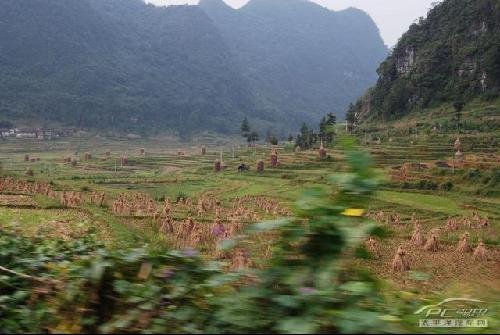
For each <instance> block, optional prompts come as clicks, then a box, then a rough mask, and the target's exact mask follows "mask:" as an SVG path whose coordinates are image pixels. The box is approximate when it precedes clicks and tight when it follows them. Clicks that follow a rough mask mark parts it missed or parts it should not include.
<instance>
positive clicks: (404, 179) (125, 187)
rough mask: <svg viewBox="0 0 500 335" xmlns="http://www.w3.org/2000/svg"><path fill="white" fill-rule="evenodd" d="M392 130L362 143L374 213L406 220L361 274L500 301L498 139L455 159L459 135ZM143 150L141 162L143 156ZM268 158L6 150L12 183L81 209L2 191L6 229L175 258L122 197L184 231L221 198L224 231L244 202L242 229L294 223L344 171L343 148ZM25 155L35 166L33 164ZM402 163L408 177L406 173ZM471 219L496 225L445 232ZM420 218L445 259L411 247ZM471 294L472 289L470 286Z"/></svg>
mask: <svg viewBox="0 0 500 335" xmlns="http://www.w3.org/2000/svg"><path fill="white" fill-rule="evenodd" d="M389 133H390V134H389V136H387V131H386V130H377V129H371V133H370V135H369V136H360V141H361V142H362V143H363V142H364V141H365V140H366V143H364V144H365V148H366V150H368V151H369V152H370V153H371V155H372V157H373V160H374V164H375V166H376V167H377V168H378V170H379V171H380V173H381V175H383V176H384V182H383V184H382V187H381V189H380V190H379V192H378V193H377V194H376V196H374V197H373V198H372V199H371V201H370V205H369V208H367V209H366V212H372V213H373V212H376V211H379V210H381V211H383V212H384V213H385V214H384V215H385V216H386V217H390V216H391V215H396V214H397V215H398V216H399V217H400V221H401V222H400V223H399V224H394V223H393V222H391V221H390V220H389V221H387V222H386V220H382V221H380V222H379V225H380V226H381V227H382V228H383V230H384V231H385V234H383V236H381V237H378V238H377V242H378V251H377V252H376V253H374V254H372V255H371V256H369V257H360V258H359V259H358V260H357V263H356V266H361V267H366V268H368V269H371V271H372V272H374V273H376V274H377V275H378V276H379V277H380V278H384V279H387V280H389V281H390V282H392V284H393V287H394V288H395V289H398V288H400V287H406V288H408V287H414V288H415V289H419V290H426V291H435V290H440V289H451V287H455V286H454V285H459V286H460V285H465V286H467V287H468V289H470V290H472V291H473V293H475V294H477V295H485V294H486V295H489V294H498V292H499V290H498V289H499V287H498V280H497V279H498V270H499V264H500V263H499V261H500V247H499V239H498V237H499V236H498V234H499V230H498V221H499V220H500V210H499V208H500V206H499V203H500V201H499V198H498V168H499V167H500V156H499V152H498V150H497V148H496V147H492V146H491V143H492V142H491V141H492V140H491V139H490V138H489V137H488V139H487V140H484V136H483V135H481V136H480V137H478V136H477V134H472V133H471V134H465V135H464V136H461V140H462V142H463V147H464V152H465V159H464V160H463V161H458V160H456V161H454V160H453V155H452V148H453V142H454V139H455V136H454V135H452V134H450V133H446V134H433V133H432V131H431V133H429V134H419V135H418V136H417V135H415V136H414V137H411V136H410V137H409V136H407V135H405V134H402V133H401V132H399V131H398V130H397V129H395V128H393V129H392V130H391V131H389ZM495 140H497V137H495V139H494V140H493V141H495ZM481 143H483V144H481ZM202 145H203V146H206V148H207V152H206V154H205V155H202V154H201V146H202ZM141 148H144V152H145V153H144V154H141V153H140V152H141ZM471 148H473V149H471ZM271 149H272V148H271V147H270V146H267V145H258V146H256V147H251V148H249V147H246V146H245V145H243V144H240V143H239V142H238V140H234V139H226V140H221V139H214V138H204V139H201V140H198V141H195V142H193V143H190V144H188V145H186V144H183V143H181V142H177V141H175V140H173V139H171V138H168V139H165V138H163V139H148V140H137V139H104V138H102V137H96V136H93V135H90V134H85V135H82V137H81V138H74V139H64V140H55V141H45V142H41V141H36V140H7V141H3V142H2V143H1V146H0V161H1V162H2V170H3V172H2V173H3V175H4V176H11V177H14V178H15V179H19V180H29V181H31V182H49V183H50V185H51V187H52V188H53V189H54V191H55V192H56V194H58V196H57V197H59V195H60V194H62V192H78V193H80V194H81V195H82V198H83V203H82V204H81V205H79V206H78V207H77V208H68V207H66V206H63V205H61V203H60V202H59V201H58V199H57V197H56V198H55V199H48V198H47V197H46V196H43V195H32V194H23V192H3V194H2V195H0V224H2V225H14V226H16V227H17V228H16V229H19V230H20V231H22V232H23V233H24V234H28V235H30V234H31V235H32V234H35V235H37V234H38V235H39V234H45V235H46V236H52V237H55V238H63V239H67V238H69V239H78V238H79V237H81V236H82V235H85V234H90V233H91V234H95V236H97V238H98V239H99V240H101V241H103V242H104V243H106V244H108V245H111V246H113V247H119V246H133V245H137V246H140V245H143V244H144V243H147V244H149V245H150V246H151V247H152V248H155V249H158V250H168V249H171V248H172V247H174V246H175V245H176V244H175V241H174V240H173V239H172V238H171V237H169V236H168V234H167V235H165V234H164V233H162V232H161V231H160V230H161V229H160V225H159V224H158V223H157V222H155V221H154V220H153V219H152V217H151V216H149V215H142V214H141V215H115V214H114V213H113V211H112V210H111V207H112V206H113V203H114V202H115V201H116V199H117V198H118V197H119V195H120V194H123V193H129V194H136V193H137V194H146V195H147V196H148V197H150V198H151V199H153V200H154V202H155V206H156V207H158V208H161V206H162V203H163V201H164V199H166V198H170V199H171V200H172V201H173V203H174V205H173V211H172V217H173V220H174V221H175V222H178V223H179V224H180V223H181V222H184V221H186V220H187V219H188V218H189V217H194V219H195V220H196V221H197V222H199V223H201V224H206V225H212V223H213V222H214V220H215V218H216V213H215V212H213V211H209V212H206V213H204V214H203V215H202V216H201V217H200V216H198V215H197V214H196V206H195V204H196V201H198V200H199V199H202V198H216V199H218V201H219V202H220V207H221V209H222V213H223V214H222V222H223V223H225V224H228V223H230V221H231V218H230V216H231V215H230V213H231V212H232V211H234V210H235V209H236V208H237V207H238V206H240V205H241V201H242V200H241V199H242V198H244V199H245V200H244V201H243V203H244V204H245V206H246V207H245V208H246V209H247V210H248V211H251V213H253V215H254V217H253V218H252V219H241V224H242V225H244V226H248V225H250V224H252V223H254V222H256V221H260V220H265V219H272V218H276V217H279V216H282V215H285V216H286V214H284V213H290V212H291V209H292V208H293V206H294V202H295V200H296V199H297V198H298V197H299V195H300V194H301V193H302V192H303V191H304V190H305V189H307V188H309V187H312V186H318V185H326V184H327V180H326V176H327V175H331V174H335V173H336V172H339V171H343V170H345V165H344V163H343V161H342V153H341V152H340V151H338V150H337V149H336V148H330V149H329V150H328V155H329V156H328V159H325V160H320V159H319V158H318V154H317V152H316V151H315V150H309V151H300V152H295V151H294V150H293V148H292V146H291V145H289V144H284V145H281V146H278V147H277V149H278V153H279V160H280V165H279V166H278V167H276V168H271V167H270V165H269V162H270V154H271ZM469 150H472V151H469ZM106 152H108V153H106ZM85 153H90V154H91V155H92V158H91V159H87V160H86V159H85V157H84V156H85ZM25 155H29V157H30V158H35V160H34V161H26V160H25ZM65 157H72V158H73V160H76V161H77V163H76V165H74V166H73V165H72V164H71V163H65V162H64V161H63V159H64V158H65ZM123 157H126V158H127V159H128V163H127V164H126V165H124V164H122V158H123ZM221 157H222V159H223V166H224V169H223V171H222V172H219V173H217V172H215V171H214V161H216V160H217V159H220V158H221ZM260 159H262V160H264V161H265V163H266V166H265V170H264V172H263V173H258V172H256V163H257V161H258V160H260ZM438 162H441V163H443V162H444V163H445V164H444V165H443V164H441V165H439V164H437V163H438ZM241 163H245V164H248V165H250V171H248V172H242V173H239V172H238V166H239V165H240V164H241ZM405 164H406V165H408V168H407V169H406V170H405V171H404V172H403V171H402V166H404V165H405ZM443 166H444V167H443ZM27 169H31V170H32V171H33V177H30V176H28V177H27V176H25V172H26V171H27ZM495 169H496V170H495ZM495 173H496V175H495ZM495 178H497V179H495ZM495 182H496V184H495ZM94 192H104V194H105V196H106V201H105V203H104V204H103V206H102V207H99V206H96V205H93V204H90V197H91V195H92V194H93V193H94ZM259 197H262V198H264V199H267V200H266V201H273V202H275V203H276V204H278V205H276V206H280V208H283V211H282V212H278V211H274V213H273V211H265V210H264V209H263V208H262V203H259V202H258V201H257V200H256V199H259ZM181 198H188V199H191V200H192V203H193V204H192V205H186V206H184V207H183V206H180V205H175V203H176V202H177V201H178V200H179V199H181ZM473 213H478V215H480V216H481V217H487V218H488V219H489V221H490V225H489V226H488V227H487V228H485V229H476V228H468V227H460V228H459V229H458V230H456V231H453V232H448V231H446V230H445V225H446V222H447V220H448V218H450V217H471V216H472V215H473ZM226 215H227V217H226ZM412 215H415V216H416V218H417V219H418V222H419V224H421V225H422V227H423V230H424V232H425V233H426V234H427V232H429V231H431V230H432V229H434V228H440V230H441V231H440V237H439V238H440V243H441V249H440V251H439V252H437V253H429V252H426V251H424V250H421V249H419V248H417V247H415V246H412V245H411V243H410V242H409V239H410V236H411V234H412V232H413V230H414V225H413V224H412V219H411V218H412ZM464 232H469V233H470V236H471V239H470V243H471V245H473V246H474V247H475V246H476V245H477V243H478V242H479V240H480V239H482V240H483V241H484V242H485V243H486V247H487V249H488V251H489V259H490V260H489V261H487V262H484V263H478V262H475V261H474V260H473V258H472V255H471V254H465V255H463V254H457V253H456V252H455V248H456V244H457V243H458V240H459V238H460V236H461V234H463V233H464ZM45 235H43V236H45ZM272 239H273V235H269V236H268V237H267V238H265V239H263V238H259V239H257V240H253V241H251V243H250V244H249V246H248V249H249V250H250V253H251V257H252V259H254V260H255V262H254V264H260V263H261V261H262V260H263V259H266V258H267V257H268V256H269V254H268V253H269V250H270V247H271V245H272ZM399 245H403V246H405V248H406V249H407V252H408V255H409V256H408V258H409V262H410V266H411V271H410V272H408V273H407V274H398V273H394V272H393V271H392V268H391V261H392V258H393V256H394V254H395V252H396V250H397V248H398V246H399ZM214 247H215V245H214V244H212V242H210V243H208V244H206V243H205V244H203V245H200V249H201V251H202V252H203V253H205V254H206V256H207V257H208V258H210V257H211V255H212V254H213V253H214V252H215V251H214ZM256 266H257V265H256ZM424 274H425V275H424ZM484 285H486V286H487V287H489V289H488V292H485V291H484V289H483V287H484ZM472 286H474V287H475V288H474V289H471V287H472Z"/></svg>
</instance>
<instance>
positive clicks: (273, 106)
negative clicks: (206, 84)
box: [200, 0, 388, 125]
mask: <svg viewBox="0 0 500 335" xmlns="http://www.w3.org/2000/svg"><path fill="white" fill-rule="evenodd" d="M200 6H201V7H202V8H203V10H204V11H205V12H206V13H207V14H208V15H209V16H210V17H211V18H212V19H213V20H214V22H215V24H216V25H217V27H218V28H219V29H220V31H221V33H222V35H223V37H224V39H225V41H226V42H227V44H228V45H229V47H230V48H231V51H232V52H233V54H234V55H235V57H236V60H237V62H238V64H239V67H240V69H241V70H242V74H243V75H244V77H245V79H246V80H248V82H249V83H250V84H251V86H252V89H253V92H254V95H255V96H256V97H258V99H257V100H256V103H257V107H258V111H257V113H258V115H259V116H260V117H274V116H276V115H278V116H279V117H280V119H287V120H291V121H292V122H293V124H295V125H298V124H301V123H302V122H304V121H307V122H311V121H314V123H315V124H316V123H317V122H319V119H320V117H321V116H323V115H324V114H326V113H328V112H333V113H334V114H336V115H337V116H338V117H339V118H343V117H344V112H345V108H346V107H347V106H348V104H349V103H350V102H351V101H353V100H354V99H356V98H357V97H359V96H360V95H361V94H362V93H363V92H364V90H365V89H366V88H367V87H369V86H370V85H371V84H372V83H374V82H375V80H376V72H375V69H376V68H377V66H378V65H379V64H380V62H381V61H382V60H383V59H384V58H385V57H386V56H387V53H388V50H387V48H386V46H385V45H384V43H383V41H382V39H381V37H380V34H379V31H378V28H377V27H376V25H375V23H374V22H373V20H372V19H371V18H370V17H369V16H368V15H367V14H366V13H364V12H362V11H360V10H357V9H353V8H351V9H347V10H344V11H339V12H334V11H331V10H328V9H326V8H324V7H321V6H319V5H317V4H315V3H312V2H310V1H305V0H251V1H250V2H249V3H248V4H247V5H245V6H243V7H242V8H240V9H237V10H236V9H233V8H231V7H229V6H227V5H226V4H225V3H224V1H223V0H200ZM269 111H272V113H269Z"/></svg>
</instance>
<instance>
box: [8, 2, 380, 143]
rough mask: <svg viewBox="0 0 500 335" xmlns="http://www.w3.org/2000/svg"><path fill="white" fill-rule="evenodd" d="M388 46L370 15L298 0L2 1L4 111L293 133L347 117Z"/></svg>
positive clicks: (97, 124)
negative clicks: (235, 4)
mask: <svg viewBox="0 0 500 335" xmlns="http://www.w3.org/2000/svg"><path fill="white" fill-rule="evenodd" d="M386 52H387V50H386V47H385V46H384V44H383V42H382V40H381V38H380V36H379V33H378V29H377V27H376V26H375V24H374V23H373V21H372V20H371V19H370V18H369V17H368V16H367V15H366V14H364V13H363V12H361V11H358V10H354V9H351V10H346V11H342V12H332V11H329V10H327V9H324V8H322V7H320V6H318V5H315V4H312V3H309V2H307V1H300V0H287V1H283V0H252V1H250V3H249V4H248V5H246V6H244V7H243V8H242V9H240V10H234V9H232V8H230V7H228V6H226V5H225V4H224V3H223V2H222V1H214V0H212V1H209V0H204V1H202V3H201V5H200V6H170V7H155V6H152V5H146V4H144V2H143V1H141V0H2V10H1V11H0V119H1V120H10V121H15V122H16V123H18V124H19V123H28V124H38V125H53V124H57V125H71V126H79V127H88V128H116V129H123V130H138V131H143V132H146V133H147V132H150V131H151V130H152V129H175V130H178V131H179V132H181V133H194V132H198V131H202V130H210V131H216V132H222V133H232V132H237V131H238V124H239V122H241V120H242V119H243V118H244V116H248V117H249V118H250V120H251V121H253V122H255V124H256V125H258V126H259V127H260V128H270V127H273V128H274V129H275V130H276V131H277V132H285V131H287V130H290V129H293V128H294V127H296V126H297V125H298V124H300V123H301V122H304V121H306V122H315V121H317V120H318V119H319V117H320V116H321V115H323V114H325V113H326V112H335V113H337V114H338V115H341V113H342V111H344V110H345V107H346V106H347V104H348V102H349V101H352V100H353V99H355V98H356V97H357V96H359V95H360V94H362V92H363V91H364V90H365V89H366V88H367V87H368V86H369V85H371V84H372V83H373V82H374V80H375V68H376V64H378V62H379V61H380V60H381V59H382V58H383V57H384V56H385V54H386ZM28 120H29V121H28ZM263 130H264V129H263Z"/></svg>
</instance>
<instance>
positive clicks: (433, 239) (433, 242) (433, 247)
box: [424, 232, 439, 252]
mask: <svg viewBox="0 0 500 335" xmlns="http://www.w3.org/2000/svg"><path fill="white" fill-rule="evenodd" d="M424 250H427V251H432V252H435V251H438V250H439V240H438V237H437V235H436V233H434V232H431V233H430V234H429V238H428V239H427V243H425V246H424Z"/></svg>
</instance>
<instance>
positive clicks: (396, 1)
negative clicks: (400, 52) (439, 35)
mask: <svg viewBox="0 0 500 335" xmlns="http://www.w3.org/2000/svg"><path fill="white" fill-rule="evenodd" d="M147 1H148V2H151V3H155V4H159V5H180V4H187V3H189V4H197V3H198V0H147ZM224 1H225V2H226V3H227V4H229V5H231V6H233V7H235V8H237V7H241V6H243V5H244V4H245V3H247V2H248V0H224ZM311 1H314V2H316V3H318V4H320V5H322V6H325V7H328V8H330V9H333V10H339V9H344V8H347V7H356V8H359V9H362V10H364V11H366V12H367V13H368V14H370V16H371V17H372V18H373V19H374V20H375V22H376V23H377V25H378V27H379V29H380V33H381V34H382V37H383V38H384V40H385V43H386V44H387V45H389V46H393V45H394V44H396V42H397V41H398V38H399V37H400V36H401V35H402V34H403V33H404V32H405V31H406V30H407V29H408V27H409V26H410V24H412V23H413V22H414V21H415V19H417V18H419V17H420V16H425V14H426V13H427V11H428V9H429V8H430V6H431V3H433V2H437V0H311Z"/></svg>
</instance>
